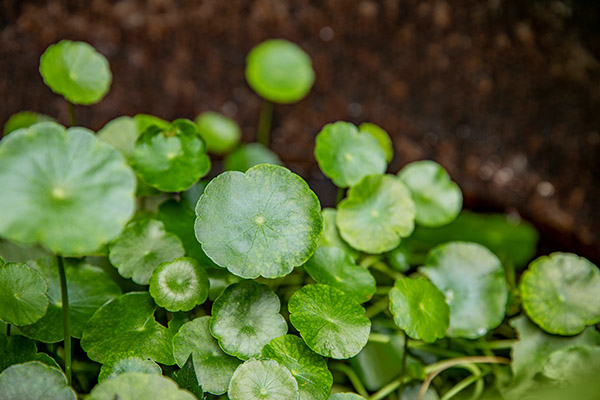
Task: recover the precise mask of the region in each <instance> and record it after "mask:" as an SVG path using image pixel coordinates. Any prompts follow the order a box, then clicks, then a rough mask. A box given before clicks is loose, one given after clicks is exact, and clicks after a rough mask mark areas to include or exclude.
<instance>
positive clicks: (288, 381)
mask: <svg viewBox="0 0 600 400" xmlns="http://www.w3.org/2000/svg"><path fill="white" fill-rule="evenodd" d="M227 394H228V395H229V398H230V399H231V400H297V399H298V383H297V382H296V380H295V379H294V377H293V376H292V374H291V373H290V371H289V370H288V369H287V368H285V367H284V366H282V365H280V364H279V363H278V362H277V361H275V360H254V359H252V360H248V361H246V362H245V363H243V364H242V365H240V366H239V367H238V369H236V370H235V373H234V374H233V377H232V378H231V382H230V383H229V390H228V393H227Z"/></svg>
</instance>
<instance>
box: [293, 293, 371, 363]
mask: <svg viewBox="0 0 600 400" xmlns="http://www.w3.org/2000/svg"><path fill="white" fill-rule="evenodd" d="M288 310H289V311H290V322H291V323H292V325H294V327H295V328H296V329H297V330H298V331H299V332H300V335H302V338H303V339H304V341H305V342H306V344H307V345H308V347H310V348H311V349H312V350H313V351H315V352H316V353H317V354H320V355H322V356H325V357H331V358H337V359H344V358H350V357H353V356H355V355H356V354H358V352H360V351H361V350H362V348H363V347H365V344H366V343H367V340H368V339H369V333H370V332H371V321H370V320H369V318H367V317H365V309H364V308H362V307H361V306H360V304H358V303H357V302H356V301H354V300H353V299H352V297H350V296H348V295H347V294H345V293H344V292H342V291H341V290H339V289H336V288H334V287H331V286H326V285H320V284H316V285H306V286H304V287H303V288H302V289H300V290H298V291H297V292H296V293H294V294H293V295H292V297H291V298H290V301H289V303H288Z"/></svg>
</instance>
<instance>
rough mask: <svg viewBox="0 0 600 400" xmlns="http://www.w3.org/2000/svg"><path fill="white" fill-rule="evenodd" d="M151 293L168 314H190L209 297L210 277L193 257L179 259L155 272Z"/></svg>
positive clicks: (165, 263)
mask: <svg viewBox="0 0 600 400" xmlns="http://www.w3.org/2000/svg"><path fill="white" fill-rule="evenodd" d="M150 294H151V295H152V297H153V298H154V301H155V302H156V304H157V305H159V306H160V307H163V308H165V309H167V310H168V311H172V312H176V311H190V310H191V309H193V308H194V307H195V306H197V305H200V304H202V303H204V302H205V301H206V298H207V297H208V275H207V274H206V271H205V270H204V268H202V267H200V266H199V265H198V263H196V261H195V260H194V259H192V258H189V257H182V258H176V259H175V260H173V261H171V262H164V263H162V264H160V265H159V266H158V268H156V270H154V273H153V274H152V278H151V279H150Z"/></svg>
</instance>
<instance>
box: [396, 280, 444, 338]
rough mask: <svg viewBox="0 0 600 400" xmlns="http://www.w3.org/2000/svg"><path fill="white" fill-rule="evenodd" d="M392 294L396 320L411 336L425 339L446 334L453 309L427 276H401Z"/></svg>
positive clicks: (441, 336)
mask: <svg viewBox="0 0 600 400" xmlns="http://www.w3.org/2000/svg"><path fill="white" fill-rule="evenodd" d="M389 296H390V311H391V312H392V315H393V316H394V322H396V325H398V326H399V327H400V328H401V329H402V330H403V331H404V332H405V333H406V334H407V335H408V336H410V337H411V338H413V339H418V340H424V341H425V342H435V341H436V340H437V339H441V338H443V337H444V336H446V330H447V329H448V325H449V323H450V308H449V307H448V304H446V299H445V298H444V295H443V294H442V292H440V291H439V290H438V288H436V287H435V285H433V283H431V282H429V281H428V280H427V279H425V278H416V279H409V278H404V279H399V280H397V281H396V283H395V284H394V287H393V288H392V290H390V294H389Z"/></svg>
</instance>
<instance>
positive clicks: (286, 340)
mask: <svg viewBox="0 0 600 400" xmlns="http://www.w3.org/2000/svg"><path fill="white" fill-rule="evenodd" d="M261 358H264V359H271V360H275V361H277V362H278V363H279V364H281V365H283V366H284V367H286V368H287V369H289V370H290V372H291V373H292V375H293V376H294V378H296V381H297V382H298V391H299V400H326V399H327V398H328V397H329V393H330V392H331V385H333V377H332V376H331V372H329V369H327V362H326V361H325V359H324V358H323V357H321V356H319V355H317V354H316V353H315V352H313V351H312V350H311V349H309V348H308V347H307V346H306V344H305V343H304V341H303V340H302V339H301V338H299V337H298V336H294V335H284V336H280V337H278V338H275V339H273V340H271V341H270V342H269V343H268V344H267V345H265V347H263V349H262V353H261Z"/></svg>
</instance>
